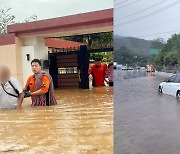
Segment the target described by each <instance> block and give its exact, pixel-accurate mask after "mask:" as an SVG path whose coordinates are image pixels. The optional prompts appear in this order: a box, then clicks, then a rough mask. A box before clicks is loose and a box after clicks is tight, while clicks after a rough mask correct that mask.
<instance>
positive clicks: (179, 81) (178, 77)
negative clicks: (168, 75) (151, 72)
mask: <svg viewBox="0 0 180 154" xmlns="http://www.w3.org/2000/svg"><path fill="white" fill-rule="evenodd" d="M174 82H175V83H180V75H177V76H176V78H175V80H174Z"/></svg>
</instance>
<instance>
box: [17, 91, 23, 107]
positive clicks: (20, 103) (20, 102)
mask: <svg viewBox="0 0 180 154" xmlns="http://www.w3.org/2000/svg"><path fill="white" fill-rule="evenodd" d="M23 100H24V93H23V92H22V93H20V94H19V100H18V105H17V107H16V109H20V108H21V105H22V102H23Z"/></svg>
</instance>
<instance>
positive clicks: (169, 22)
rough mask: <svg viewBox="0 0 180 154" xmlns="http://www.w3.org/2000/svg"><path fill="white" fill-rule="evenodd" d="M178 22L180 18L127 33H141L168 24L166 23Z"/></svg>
mask: <svg viewBox="0 0 180 154" xmlns="http://www.w3.org/2000/svg"><path fill="white" fill-rule="evenodd" d="M176 20H180V18H176V19H172V20H168V21H165V22H162V23H160V24H156V25H152V26H149V27H146V28H142V29H138V30H134V31H129V32H127V33H134V32H139V31H142V30H147V29H151V28H154V27H157V26H160V25H163V24H166V23H171V22H172V21H176Z"/></svg>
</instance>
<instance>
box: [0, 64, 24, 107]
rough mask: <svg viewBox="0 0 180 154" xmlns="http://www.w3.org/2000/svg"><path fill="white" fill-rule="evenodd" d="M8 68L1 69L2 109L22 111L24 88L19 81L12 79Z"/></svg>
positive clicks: (2, 67) (0, 90)
mask: <svg viewBox="0 0 180 154" xmlns="http://www.w3.org/2000/svg"><path fill="white" fill-rule="evenodd" d="M10 76H11V73H10V70H9V68H8V67H6V66H1V67H0V109H13V108H16V109H20V108H21V104H22V102H23V99H24V93H23V90H22V87H21V85H20V83H19V82H18V80H17V79H15V78H11V77H10Z"/></svg>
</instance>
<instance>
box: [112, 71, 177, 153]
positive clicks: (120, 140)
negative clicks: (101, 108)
mask: <svg viewBox="0 0 180 154" xmlns="http://www.w3.org/2000/svg"><path fill="white" fill-rule="evenodd" d="M134 72H135V71H134ZM136 73H137V72H135V74H136ZM133 74H134V73H133V72H132V71H131V73H130V72H128V71H123V72H121V71H119V70H117V71H115V76H116V77H115V89H114V100H115V102H114V109H115V111H114V114H115V118H114V120H115V121H114V123H115V126H114V132H115V134H114V136H115V142H114V147H115V150H114V153H115V154H179V153H180V103H179V102H177V101H176V98H175V97H172V96H168V95H163V96H159V95H158V93H157V87H158V84H159V83H160V82H162V81H163V80H164V78H162V77H158V76H153V75H152V74H148V76H146V73H142V72H141V73H138V75H133Z"/></svg>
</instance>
